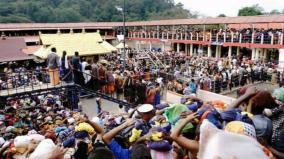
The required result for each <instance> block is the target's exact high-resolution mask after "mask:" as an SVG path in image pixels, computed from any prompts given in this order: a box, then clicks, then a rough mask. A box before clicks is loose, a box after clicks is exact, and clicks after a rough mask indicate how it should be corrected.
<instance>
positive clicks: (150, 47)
mask: <svg viewBox="0 0 284 159" xmlns="http://www.w3.org/2000/svg"><path fill="white" fill-rule="evenodd" d="M149 50H150V51H151V50H152V42H151V41H150V42H149Z"/></svg>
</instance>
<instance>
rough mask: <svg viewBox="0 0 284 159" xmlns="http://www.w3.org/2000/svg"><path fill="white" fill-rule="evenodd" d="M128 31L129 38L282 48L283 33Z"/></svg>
mask: <svg viewBox="0 0 284 159" xmlns="http://www.w3.org/2000/svg"><path fill="white" fill-rule="evenodd" d="M140 35H141V33H140V32H130V33H129V36H128V39H129V40H141V41H160V42H171V43H184V44H201V45H223V46H240V47H248V48H278V49H279V48H284V34H283V33H275V34H271V33H270V34H268V33H265V34H264V33H249V34H247V33H210V32H205V33H204V32H187V33H172V32H162V33H155V32H149V33H147V32H144V33H143V34H142V35H146V36H140Z"/></svg>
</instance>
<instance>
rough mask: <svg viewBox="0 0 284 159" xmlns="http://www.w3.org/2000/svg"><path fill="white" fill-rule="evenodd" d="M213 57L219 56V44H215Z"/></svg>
mask: <svg viewBox="0 0 284 159" xmlns="http://www.w3.org/2000/svg"><path fill="white" fill-rule="evenodd" d="M215 57H216V58H218V57H219V45H216V53H215Z"/></svg>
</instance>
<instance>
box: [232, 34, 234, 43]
mask: <svg viewBox="0 0 284 159" xmlns="http://www.w3.org/2000/svg"><path fill="white" fill-rule="evenodd" d="M233 42H234V33H233V32H232V33H231V43H233Z"/></svg>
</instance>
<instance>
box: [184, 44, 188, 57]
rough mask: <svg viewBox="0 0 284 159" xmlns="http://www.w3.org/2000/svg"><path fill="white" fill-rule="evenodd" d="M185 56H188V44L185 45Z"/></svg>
mask: <svg viewBox="0 0 284 159" xmlns="http://www.w3.org/2000/svg"><path fill="white" fill-rule="evenodd" d="M184 50H185V54H186V55H187V54H188V44H185V49H184Z"/></svg>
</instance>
